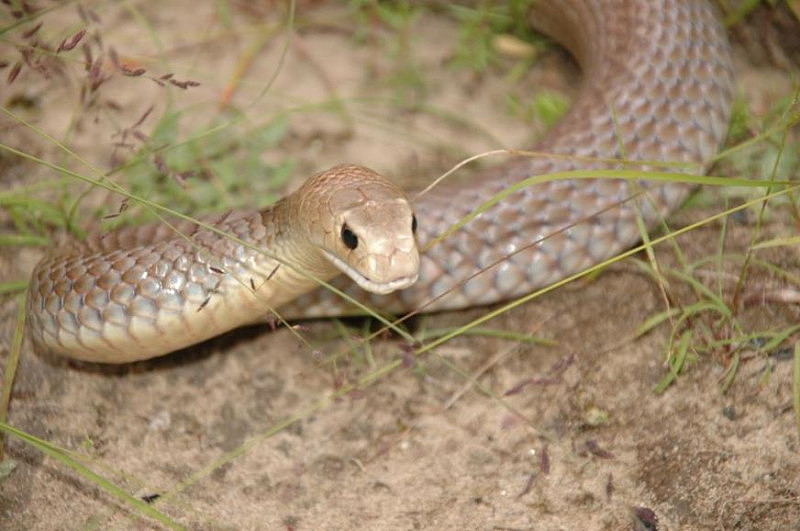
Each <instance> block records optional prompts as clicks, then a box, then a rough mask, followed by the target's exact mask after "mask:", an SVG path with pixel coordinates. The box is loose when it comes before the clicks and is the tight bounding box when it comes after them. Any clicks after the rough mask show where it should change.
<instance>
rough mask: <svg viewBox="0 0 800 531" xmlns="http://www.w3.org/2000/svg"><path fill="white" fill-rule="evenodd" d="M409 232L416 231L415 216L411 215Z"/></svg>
mask: <svg viewBox="0 0 800 531" xmlns="http://www.w3.org/2000/svg"><path fill="white" fill-rule="evenodd" d="M411 232H412V233H414V234H416V233H417V216H411Z"/></svg>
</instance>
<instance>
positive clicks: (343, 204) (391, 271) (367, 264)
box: [301, 165, 420, 294]
mask: <svg viewBox="0 0 800 531" xmlns="http://www.w3.org/2000/svg"><path fill="white" fill-rule="evenodd" d="M303 189H305V192H306V193H305V194H301V197H305V200H304V205H303V209H304V210H305V214H304V215H305V216H309V219H316V221H317V223H312V224H311V229H312V230H311V233H310V235H309V238H310V239H311V241H312V243H313V244H314V245H315V246H316V247H317V248H318V249H319V250H320V251H321V252H322V254H323V255H324V256H325V258H327V259H328V261H330V262H331V263H332V264H333V265H334V266H335V267H336V269H338V270H339V271H341V272H343V273H344V274H346V275H347V276H348V277H350V278H351V279H353V280H354V281H355V282H356V284H358V285H359V286H361V287H362V288H363V289H365V290H367V291H370V292H372V293H378V294H386V293H391V292H393V291H395V290H398V289H403V288H407V287H409V286H411V285H412V284H413V283H414V282H416V281H417V278H418V277H419V267H420V258H419V250H418V248H417V241H416V236H415V233H416V224H417V223H416V218H415V217H414V211H413V209H412V208H411V204H410V203H409V201H408V199H407V198H406V195H405V193H404V192H403V190H402V189H400V188H399V187H398V186H396V185H395V184H394V183H392V182H391V181H389V180H388V179H386V178H385V177H383V176H381V175H379V174H377V173H375V172H373V171H372V170H369V169H367V168H364V167H361V166H354V165H340V166H335V167H333V168H331V169H329V170H326V171H324V172H322V173H319V174H317V175H315V176H314V177H312V178H311V179H309V181H308V182H306V184H305V185H304V186H303ZM319 229H322V230H319Z"/></svg>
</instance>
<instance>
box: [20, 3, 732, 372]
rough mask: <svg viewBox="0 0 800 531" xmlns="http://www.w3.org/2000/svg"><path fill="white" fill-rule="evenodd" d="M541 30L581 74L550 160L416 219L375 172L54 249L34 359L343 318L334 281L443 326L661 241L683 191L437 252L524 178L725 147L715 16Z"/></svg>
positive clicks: (579, 209)
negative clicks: (294, 320)
mask: <svg viewBox="0 0 800 531" xmlns="http://www.w3.org/2000/svg"><path fill="white" fill-rule="evenodd" d="M530 20H531V23H532V24H533V25H534V27H535V28H536V29H538V30H540V31H542V32H544V33H546V34H549V35H551V36H553V38H555V39H556V40H557V41H559V42H560V43H561V44H563V45H564V46H565V47H566V48H567V49H568V50H569V51H570V52H571V53H572V54H573V55H574V57H575V59H576V60H577V62H578V63H579V65H580V67H581V69H582V72H583V82H582V84H581V88H580V90H579V93H578V97H577V98H576V101H575V103H574V104H573V105H572V107H571V109H570V110H569V112H568V113H567V114H566V116H565V117H564V118H563V119H562V120H561V121H560V122H559V123H558V124H557V125H556V126H555V127H554V128H553V129H552V130H551V131H550V132H549V133H548V134H547V135H546V137H545V138H544V139H543V140H542V141H541V142H540V143H539V144H538V145H537V146H535V150H536V151H537V152H539V153H544V154H548V155H542V156H537V157H524V158H522V157H521V158H516V159H513V160H510V161H509V162H508V163H506V164H505V165H503V166H501V167H498V168H494V169H490V170H487V171H485V172H483V173H479V174H478V175H476V176H475V177H474V179H472V180H470V181H469V182H467V183H464V182H459V183H458V184H453V185H450V184H445V185H442V186H439V187H437V188H434V189H433V190H432V191H430V192H428V193H426V194H424V195H421V196H419V197H418V198H417V199H415V200H413V201H410V202H409V201H408V200H407V199H406V196H405V194H404V193H403V192H402V191H401V190H400V189H398V188H396V187H395V186H394V185H392V184H391V183H389V182H387V181H385V180H384V179H383V178H382V177H380V176H378V175H376V174H374V173H373V172H371V171H370V170H367V169H365V168H361V167H359V166H352V165H342V166H337V167H335V168H332V169H330V170H327V171H325V172H321V173H320V174H318V175H316V176H314V177H312V178H311V179H310V180H309V181H308V182H307V183H306V184H304V185H303V186H302V187H301V188H300V189H299V190H298V191H296V192H294V193H293V194H291V195H290V196H287V197H286V198H285V199H283V200H281V201H279V202H278V203H276V204H275V205H274V206H272V207H269V208H267V209H265V210H263V211H251V212H236V213H234V214H232V215H230V216H226V217H224V218H222V219H218V220H215V221H214V222H213V223H212V225H213V228H208V227H203V226H198V225H193V224H191V223H187V222H181V223H178V224H177V225H176V226H175V228H177V229H178V230H179V232H180V233H178V232H176V231H175V230H174V229H173V228H170V227H168V226H165V225H163V224H160V225H145V226H141V227H133V228H125V229H121V230H118V231H115V232H112V233H109V234H105V235H97V236H93V237H90V238H89V239H88V240H87V241H86V242H82V243H76V244H73V245H70V246H68V247H64V248H59V249H56V250H54V251H52V252H50V253H48V254H47V255H46V256H45V257H44V258H43V259H42V261H41V262H40V263H39V264H38V265H37V266H36V268H35V269H34V272H33V275H32V278H31V283H30V287H29V300H30V303H29V323H30V330H31V333H32V337H33V339H34V341H35V342H36V343H37V344H38V345H39V346H40V347H41V348H44V349H47V350H50V351H54V352H56V353H59V354H62V355H65V356H69V357H73V358H78V359H84V360H89V361H96V362H104V363H123V362H129V361H133V360H138V359H145V358H149V357H153V356H158V355H161V354H165V353H167V352H171V351H173V350H177V349H180V348H183V347H185V346H188V345H192V344H194V343H197V342H199V341H202V340H204V339H207V338H209V337H212V336H214V335H216V334H219V333H222V332H224V331H226V330H230V329H232V328H235V327H237V326H241V325H243V324H247V323H250V322H254V321H258V320H261V319H263V316H264V314H265V313H267V312H269V311H270V310H271V309H275V308H277V309H279V311H280V313H281V314H282V315H286V316H290V317H317V316H326V315H335V314H337V313H342V312H346V311H347V309H346V307H345V306H344V305H343V303H342V302H341V300H336V299H335V298H334V297H332V296H330V293H329V292H327V291H325V290H322V289H320V288H319V287H318V281H319V280H329V279H331V278H334V277H337V275H338V277H337V278H334V284H335V285H336V286H340V287H341V288H342V289H344V290H345V291H347V292H349V293H353V294H355V295H356V296H357V297H358V298H360V299H361V300H363V301H364V302H365V303H366V304H368V305H370V306H372V307H374V308H377V309H379V310H383V311H387V312H394V313H402V312H407V311H412V310H415V309H418V308H421V307H424V309H425V310H426V311H439V310H447V309H456V308H464V307H468V306H475V305H484V304H489V303H493V302H497V301H501V300H504V299H509V298H512V297H516V296H520V295H522V294H525V293H528V292H530V291H532V290H534V289H536V288H539V287H542V286H545V285H547V284H549V283H552V282H554V281H557V280H559V279H561V278H564V277H565V276H568V275H571V274H574V273H577V272H579V271H582V270H584V269H586V268H588V267H590V266H592V265H593V264H596V263H598V262H600V261H603V260H605V259H607V258H609V257H611V256H613V255H615V254H617V253H619V252H620V251H622V250H624V249H626V248H628V247H630V246H631V245H633V244H634V243H635V242H636V241H637V240H638V239H639V238H640V232H639V229H638V226H637V215H639V214H640V215H641V216H642V218H643V219H644V220H645V222H646V223H647V224H648V225H649V226H652V225H653V224H655V223H656V222H657V221H658V220H659V219H661V217H662V216H665V215H667V214H668V213H669V212H670V211H671V210H673V209H674V208H676V207H677V206H678V205H680V203H681V202H682V201H683V200H684V199H685V198H686V196H687V195H688V193H689V191H690V187H688V186H687V185H685V184H679V183H667V184H663V183H661V184H655V183H647V182H646V181H638V182H632V181H623V180H616V179H575V180H557V181H549V182H545V183H540V184H536V185H533V186H529V187H526V188H524V189H522V190H519V191H515V192H513V193H511V194H510V195H508V196H507V197H505V198H504V199H503V200H502V201H500V202H499V203H497V204H495V205H493V206H491V207H490V208H488V209H486V210H485V211H483V212H481V213H480V214H479V215H478V216H477V217H475V218H474V219H472V220H470V221H469V222H468V223H466V224H465V225H464V226H463V227H461V228H459V229H458V230H457V231H455V232H454V233H453V234H450V235H448V236H447V237H446V238H444V239H443V240H442V241H437V242H436V243H435V245H432V246H431V247H430V248H429V249H428V248H426V245H427V243H428V242H431V241H433V240H434V239H435V238H436V237H437V236H438V235H440V234H443V233H445V232H446V231H447V230H448V229H449V228H450V227H451V226H453V225H454V224H456V223H457V222H459V221H460V220H461V219H462V218H464V217H465V216H467V215H468V214H470V213H471V212H472V211H473V210H474V209H475V208H477V207H479V206H480V205H481V204H482V203H483V202H484V201H486V199H488V198H490V197H492V196H494V195H495V194H497V193H499V192H501V191H502V190H504V189H506V188H507V187H509V186H510V185H512V184H514V183H516V182H518V181H520V180H522V179H524V178H526V177H529V176H531V175H544V174H548V173H553V172H559V171H571V170H581V169H613V168H618V167H622V164H621V163H619V162H616V163H615V162H613V160H623V159H624V160H625V161H626V162H628V163H627V164H625V165H624V167H625V168H626V169H631V168H635V169H640V170H652V169H659V170H664V168H665V166H659V165H658V163H659V162H677V163H695V164H697V166H696V168H701V169H702V168H705V167H707V165H708V163H709V161H711V160H712V159H713V157H714V155H715V154H716V153H717V151H718V149H719V146H720V144H721V142H722V141H723V140H724V138H725V135H726V131H727V125H728V120H729V114H730V107H731V100H732V97H733V92H734V86H733V73H732V64H731V58H730V50H729V46H728V42H727V39H726V36H725V33H724V30H723V28H722V27H721V25H720V24H719V22H718V21H717V19H716V17H715V13H714V8H713V6H711V5H710V4H709V3H708V2H707V1H705V0H561V1H539V2H537V3H536V4H535V5H534V6H533V8H532V11H531V15H530ZM630 161H634V162H635V161H641V164H636V165H631V164H630ZM673 171H677V170H673ZM642 190H644V191H645V193H644V194H640V195H639V198H638V199H635V200H631V197H632V196H634V195H636V193H637V192H640V191H642ZM218 231H220V232H225V233H228V234H232V235H233V236H235V238H234V239H230V238H227V237H224V236H222V235H221V234H220V232H218ZM415 237H416V241H417V243H418V246H419V248H420V249H425V251H424V253H422V254H418V252H417V247H415V246H414V239H415ZM341 272H344V273H345V275H340V274H339V273H341ZM353 280H355V281H356V282H353ZM415 281H416V282H415ZM315 288H316V289H315ZM363 288H365V289H367V290H368V291H370V292H371V293H365V292H364V289H363Z"/></svg>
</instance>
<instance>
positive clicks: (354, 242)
mask: <svg viewBox="0 0 800 531" xmlns="http://www.w3.org/2000/svg"><path fill="white" fill-rule="evenodd" d="M342 242H344V245H345V246H346V247H347V248H348V249H350V250H351V251H352V250H354V249H355V248H356V247H358V236H356V234H355V232H353V231H351V230H350V227H348V226H347V223H345V224H344V225H342Z"/></svg>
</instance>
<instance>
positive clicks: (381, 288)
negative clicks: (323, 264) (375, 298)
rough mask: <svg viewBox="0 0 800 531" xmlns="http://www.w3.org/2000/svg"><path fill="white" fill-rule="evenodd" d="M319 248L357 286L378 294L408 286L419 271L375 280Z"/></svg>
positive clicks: (412, 282) (415, 278) (415, 279)
mask: <svg viewBox="0 0 800 531" xmlns="http://www.w3.org/2000/svg"><path fill="white" fill-rule="evenodd" d="M321 250H322V252H323V254H324V255H325V257H326V258H327V259H328V260H330V261H331V263H332V264H333V265H335V266H336V267H337V268H338V269H339V270H340V271H342V273H344V274H345V275H347V276H348V277H350V278H351V279H352V280H353V281H354V282H355V283H356V284H358V285H359V287H361V288H362V289H365V290H367V291H369V292H370V293H377V294H378V295H386V294H388V293H392V292H393V291H397V290H399V289H405V288H408V287H410V286H411V285H412V284H414V283H415V282H416V281H417V279H418V278H419V271H417V272H415V273H414V274H413V275H408V276H404V277H400V278H396V279H394V280H390V281H388V282H376V281H374V280H371V279H369V278H367V277H366V276H364V275H362V274H361V273H359V272H358V271H356V270H355V269H354V268H353V267H351V266H350V265H348V264H347V263H346V262H345V261H344V260H342V259H341V258H339V257H338V256H336V255H335V254H333V253H332V252H330V251H328V250H326V249H321Z"/></svg>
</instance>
